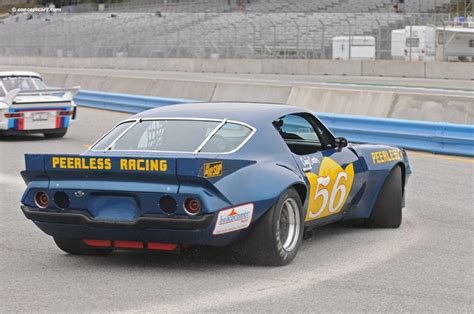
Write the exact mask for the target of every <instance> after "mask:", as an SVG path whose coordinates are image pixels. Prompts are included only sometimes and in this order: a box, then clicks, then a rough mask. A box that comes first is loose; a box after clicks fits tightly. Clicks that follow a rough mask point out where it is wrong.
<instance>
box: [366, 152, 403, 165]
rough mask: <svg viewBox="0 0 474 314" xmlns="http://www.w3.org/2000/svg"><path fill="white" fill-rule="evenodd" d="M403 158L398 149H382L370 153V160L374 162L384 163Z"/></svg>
mask: <svg viewBox="0 0 474 314" xmlns="http://www.w3.org/2000/svg"><path fill="white" fill-rule="evenodd" d="M399 160H403V153H402V151H401V150H400V149H396V148H394V149H389V150H382V151H378V152H373V153H372V162H373V163H374V164H384V163H387V162H391V161H399Z"/></svg>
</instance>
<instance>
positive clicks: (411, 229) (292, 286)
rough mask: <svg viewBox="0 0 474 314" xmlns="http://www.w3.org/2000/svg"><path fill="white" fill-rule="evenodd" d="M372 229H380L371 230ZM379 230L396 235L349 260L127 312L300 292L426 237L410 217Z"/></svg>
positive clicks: (201, 308) (203, 307) (210, 306)
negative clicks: (394, 227)
mask: <svg viewBox="0 0 474 314" xmlns="http://www.w3.org/2000/svg"><path fill="white" fill-rule="evenodd" d="M371 232H377V231H376V230H371ZM379 232H385V233H389V232H392V233H393V234H392V235H391V236H389V235H386V234H385V235H383V238H384V239H383V241H370V239H366V241H365V243H361V247H362V246H363V249H359V250H358V251H357V252H354V253H353V254H351V258H350V260H349V261H348V260H347V258H341V259H340V260H338V259H336V260H334V263H332V264H331V265H327V264H326V265H318V264H317V262H315V264H314V267H312V268H311V269H310V270H308V269H307V270H304V269H299V271H296V270H295V271H294V272H291V273H290V274H288V272H285V273H286V275H282V276H279V275H276V276H275V277H274V278H268V279H261V280H259V281H255V280H252V279H249V281H248V283H247V284H245V285H239V286H232V284H231V283H229V284H230V285H229V286H230V288H229V289H226V290H219V291H216V292H215V293H210V294H207V295H205V296H202V295H196V296H194V297H193V296H187V297H186V301H185V302H179V303H168V304H166V303H165V302H163V301H164V300H161V302H163V303H161V304H154V305H150V306H145V307H142V308H138V309H132V310H129V311H127V312H128V313H143V312H146V313H151V312H153V313H155V312H205V311H206V312H207V311H216V310H218V309H219V308H223V307H229V306H231V305H233V304H238V303H245V302H249V301H254V300H259V299H265V298H269V297H272V298H275V297H278V296H280V295H288V294H291V293H296V292H297V291H301V290H302V289H305V288H307V287H310V286H311V285H315V284H320V283H323V282H325V281H328V280H333V279H336V278H338V277H340V276H343V275H347V274H350V273H354V272H359V271H362V270H364V269H366V268H369V267H374V266H375V265H377V264H379V263H382V262H385V261H387V260H390V259H392V258H393V257H394V256H396V255H399V254H401V253H402V252H403V251H404V250H406V249H407V248H408V247H410V246H412V245H413V244H414V243H415V242H416V241H417V240H418V239H420V238H422V236H423V235H422V233H423V231H422V230H421V229H420V228H416V226H415V225H414V224H413V223H411V222H410V221H408V220H407V219H404V221H403V224H402V227H401V228H400V229H397V230H384V231H380V230H379ZM387 248H389V249H387ZM299 254H303V252H301V251H300V253H299ZM342 255H344V254H342ZM297 258H298V257H297ZM295 262H296V261H295ZM287 267H291V266H287ZM204 299H205V300H204Z"/></svg>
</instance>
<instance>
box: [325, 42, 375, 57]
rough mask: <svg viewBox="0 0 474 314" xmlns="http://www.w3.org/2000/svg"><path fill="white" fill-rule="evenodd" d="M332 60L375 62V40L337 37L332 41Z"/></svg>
mask: <svg viewBox="0 0 474 314" xmlns="http://www.w3.org/2000/svg"><path fill="white" fill-rule="evenodd" d="M332 58H333V59H334V60H375V38H374V37H372V36H351V38H350V40H349V36H337V37H333V39H332Z"/></svg>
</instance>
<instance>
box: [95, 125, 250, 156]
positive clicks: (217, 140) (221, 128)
mask: <svg viewBox="0 0 474 314" xmlns="http://www.w3.org/2000/svg"><path fill="white" fill-rule="evenodd" d="M251 134H252V129H251V128H249V127H247V126H244V125H241V124H238V123H231V122H226V123H223V121H207V120H144V121H141V122H126V123H122V124H120V125H118V126H117V127H116V128H115V129H113V130H112V131H111V132H109V133H108V134H107V135H106V136H104V137H103V138H102V139H101V140H100V141H99V142H98V143H97V144H95V145H94V147H92V150H121V151H123V150H126V151H127V150H130V151H134V150H135V151H162V152H198V151H199V152H205V153H226V152H231V151H233V150H235V149H237V148H239V146H241V145H242V144H243V143H244V142H245V141H246V140H247V138H249V137H250V135H251Z"/></svg>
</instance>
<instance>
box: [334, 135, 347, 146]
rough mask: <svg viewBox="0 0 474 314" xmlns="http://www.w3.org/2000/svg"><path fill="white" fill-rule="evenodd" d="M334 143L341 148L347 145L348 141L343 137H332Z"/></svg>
mask: <svg viewBox="0 0 474 314" xmlns="http://www.w3.org/2000/svg"><path fill="white" fill-rule="evenodd" d="M334 145H335V146H336V147H337V148H339V149H341V148H344V147H346V146H347V145H348V142H347V139H346V138H345V137H336V138H335V139H334Z"/></svg>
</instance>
